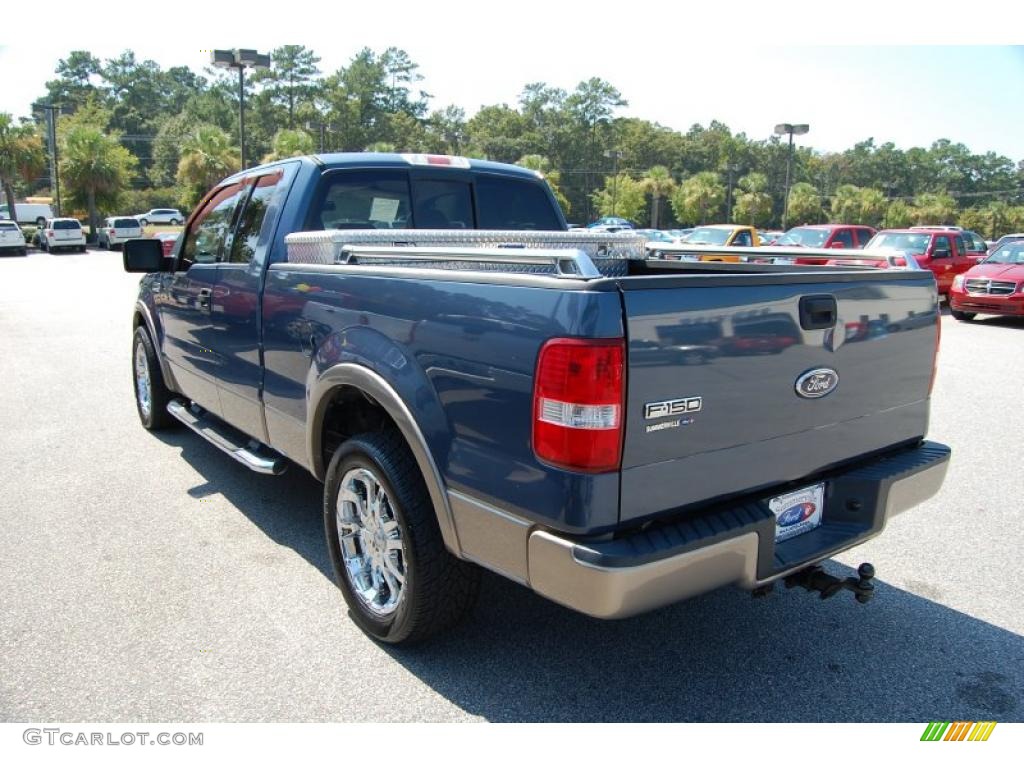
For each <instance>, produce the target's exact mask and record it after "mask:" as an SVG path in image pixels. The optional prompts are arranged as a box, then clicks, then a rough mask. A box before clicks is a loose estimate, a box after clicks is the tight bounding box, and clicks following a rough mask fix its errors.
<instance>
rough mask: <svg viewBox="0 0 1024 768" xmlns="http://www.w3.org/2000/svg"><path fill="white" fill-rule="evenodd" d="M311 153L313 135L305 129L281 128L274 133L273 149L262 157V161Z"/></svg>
mask: <svg viewBox="0 0 1024 768" xmlns="http://www.w3.org/2000/svg"><path fill="white" fill-rule="evenodd" d="M311 154H313V137H312V136H310V135H309V134H308V133H306V132H305V131H292V130H289V129H288V128H283V129H281V130H280V131H278V132H277V133H275V134H274V151H273V152H271V153H270V154H269V155H267V156H266V157H264V158H263V162H264V163H272V162H274V161H275V160H284V159H285V158H288V157H300V156H302V155H311Z"/></svg>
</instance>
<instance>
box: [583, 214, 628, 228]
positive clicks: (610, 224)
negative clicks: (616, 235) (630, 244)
mask: <svg viewBox="0 0 1024 768" xmlns="http://www.w3.org/2000/svg"><path fill="white" fill-rule="evenodd" d="M635 228H636V225H635V224H634V223H633V222H632V221H630V220H629V219H624V218H622V217H621V216H602V217H601V218H600V219H598V220H597V221H595V222H593V223H592V224H588V225H587V229H596V230H598V231H600V232H618V231H619V230H620V229H635Z"/></svg>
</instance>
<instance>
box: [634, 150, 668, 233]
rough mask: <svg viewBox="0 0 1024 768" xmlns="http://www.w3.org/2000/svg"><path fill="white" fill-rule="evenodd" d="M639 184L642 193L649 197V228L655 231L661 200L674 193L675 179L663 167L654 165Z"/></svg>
mask: <svg viewBox="0 0 1024 768" xmlns="http://www.w3.org/2000/svg"><path fill="white" fill-rule="evenodd" d="M641 184H642V186H643V189H644V191H645V192H646V193H647V194H649V195H650V196H651V227H652V228H654V229H657V228H658V213H659V208H660V206H661V200H662V198H665V197H668V196H669V195H671V194H672V193H673V192H675V189H676V182H675V179H673V178H672V174H671V173H669V170H668V168H666V167H665V166H664V165H655V166H654V167H653V168H651V169H649V170H648V171H647V173H646V174H644V177H643V179H641Z"/></svg>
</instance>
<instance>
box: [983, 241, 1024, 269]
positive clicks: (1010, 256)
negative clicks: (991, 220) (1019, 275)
mask: <svg viewBox="0 0 1024 768" xmlns="http://www.w3.org/2000/svg"><path fill="white" fill-rule="evenodd" d="M982 264H1024V243H1022V242H1016V243H1011V244H1010V245H1007V246H1006V247H1005V248H1000V249H999V250H997V251H996V252H995V253H993V254H992V255H991V256H989V257H988V258H987V259H985V260H984V261H983V262H982Z"/></svg>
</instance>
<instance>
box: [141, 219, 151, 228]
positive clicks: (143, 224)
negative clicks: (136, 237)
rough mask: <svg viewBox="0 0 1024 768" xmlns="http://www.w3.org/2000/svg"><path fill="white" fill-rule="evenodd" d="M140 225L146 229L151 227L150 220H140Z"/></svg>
mask: <svg viewBox="0 0 1024 768" xmlns="http://www.w3.org/2000/svg"><path fill="white" fill-rule="evenodd" d="M139 224H141V225H142V226H144V227H148V226H149V219H139Z"/></svg>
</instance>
